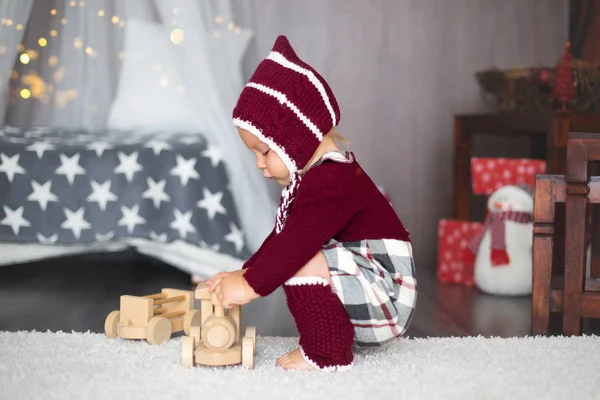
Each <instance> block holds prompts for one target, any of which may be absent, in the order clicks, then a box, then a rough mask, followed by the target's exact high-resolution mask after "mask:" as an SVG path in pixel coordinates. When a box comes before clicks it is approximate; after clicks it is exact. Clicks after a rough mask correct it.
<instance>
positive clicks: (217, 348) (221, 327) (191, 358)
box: [181, 283, 256, 369]
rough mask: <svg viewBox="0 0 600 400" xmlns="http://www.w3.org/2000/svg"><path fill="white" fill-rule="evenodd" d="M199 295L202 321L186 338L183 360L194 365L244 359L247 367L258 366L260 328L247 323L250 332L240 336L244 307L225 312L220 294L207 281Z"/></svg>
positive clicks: (200, 286)
mask: <svg viewBox="0 0 600 400" xmlns="http://www.w3.org/2000/svg"><path fill="white" fill-rule="evenodd" d="M195 297H196V298H197V299H200V314H201V323H200V324H199V325H193V326H192V327H191V332H190V334H189V335H187V336H186V337H184V338H183V346H182V353H181V361H182V364H183V365H184V366H186V367H193V366H195V365H196V364H202V365H209V366H225V365H235V364H240V363H241V364H242V366H244V367H245V368H248V369H252V368H254V355H255V354H256V328H255V327H247V328H246V335H245V336H244V337H243V338H241V337H240V329H241V325H240V322H241V307H240V306H234V307H231V308H230V309H228V310H227V313H225V309H224V307H223V306H222V305H221V302H220V301H219V299H217V296H216V295H214V294H211V293H209V292H208V286H207V285H206V283H200V284H198V286H197V288H196V293H195Z"/></svg>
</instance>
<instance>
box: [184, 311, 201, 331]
mask: <svg viewBox="0 0 600 400" xmlns="http://www.w3.org/2000/svg"><path fill="white" fill-rule="evenodd" d="M201 324H202V318H201V315H200V310H189V311H188V312H186V313H185V317H183V331H184V332H185V334H186V335H187V336H190V332H191V330H190V328H191V327H192V326H200V325H201Z"/></svg>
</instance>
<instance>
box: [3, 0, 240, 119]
mask: <svg viewBox="0 0 600 400" xmlns="http://www.w3.org/2000/svg"><path fill="white" fill-rule="evenodd" d="M85 3H86V2H85V1H84V0H79V1H78V0H70V1H69V5H70V6H71V7H76V6H77V5H79V6H80V7H84V6H85V5H86V4H85ZM179 11H180V10H179V9H178V8H177V7H174V8H173V9H172V14H173V17H172V19H171V23H172V24H173V25H177V24H178V15H179V14H180V12H179ZM96 13H97V15H98V17H100V18H103V17H107V16H108V17H109V18H110V21H111V23H112V24H113V25H118V26H119V27H120V28H124V27H125V26H126V20H124V19H121V18H120V17H119V15H112V16H109V14H107V12H106V10H103V9H99V10H97V11H96ZM58 14H59V12H58V10H57V9H56V8H53V9H51V10H50V15H52V16H53V17H55V18H57V19H58ZM0 21H1V23H2V24H3V25H6V26H9V27H12V26H14V27H15V29H16V30H19V31H22V30H24V24H20V23H16V22H15V21H14V20H12V19H10V18H2V19H1V20H0ZM58 21H59V22H60V24H61V25H66V24H67V23H68V20H67V18H66V17H65V16H63V17H61V18H60V19H58ZM214 22H215V24H216V25H220V26H215V29H214V30H213V36H214V37H215V38H220V37H222V35H223V34H226V33H227V31H230V32H234V33H236V34H239V33H241V31H242V28H241V27H240V26H238V25H236V24H235V22H234V21H229V22H226V21H225V18H224V17H223V16H222V15H215V16H214ZM58 35H59V32H58V30H57V29H51V30H50V31H49V32H48V35H47V36H46V37H43V36H42V37H39V38H38V39H37V44H38V45H39V47H40V48H45V47H47V46H48V43H49V40H48V39H47V38H48V37H52V38H55V37H57V36H58ZM169 38H170V40H171V42H172V43H173V44H175V45H179V44H181V43H183V41H184V38H185V34H184V31H183V29H181V28H175V29H172V30H171V32H170V34H169ZM73 47H74V48H75V49H84V51H83V52H82V53H80V54H83V53H85V54H84V56H85V55H87V56H88V57H90V58H97V57H98V53H97V52H96V50H95V49H94V48H93V47H92V46H91V45H89V44H88V43H85V44H84V42H83V40H82V39H81V38H80V37H75V38H74V39H73ZM17 51H18V53H19V61H20V62H21V64H23V65H27V64H29V63H31V61H33V60H35V59H37V58H38V57H39V53H38V52H37V51H36V50H35V49H26V48H25V46H24V45H23V44H22V43H21V44H19V45H18V46H17ZM6 52H7V49H6V47H5V46H4V45H0V55H3V54H6ZM116 57H117V58H118V59H119V60H121V61H122V60H124V59H125V52H124V51H122V50H121V51H119V52H118V53H117V54H116ZM45 59H46V58H45ZM46 60H47V63H48V65H49V66H50V67H52V68H53V69H55V71H54V72H53V73H52V75H51V76H52V80H53V81H54V82H61V81H63V80H64V77H65V75H66V73H67V71H66V68H65V67H64V66H59V59H58V57H57V56H56V55H50V56H48V58H47V59H46ZM197 62H199V60H197V59H193V60H192V64H197ZM160 70H161V76H160V78H159V80H158V84H159V86H160V87H167V86H169V85H170V84H171V82H170V79H169V76H167V75H165V74H164V72H162V68H160ZM18 79H19V73H18V72H17V71H12V72H11V80H12V81H15V82H16V81H18ZM21 84H22V85H23V86H27V87H23V86H22V87H21V88H15V89H13V90H12V92H11V93H12V98H13V99H14V95H15V94H16V95H17V97H21V98H23V99H30V98H31V99H36V100H39V101H42V102H44V103H49V99H50V96H49V94H53V95H54V101H55V105H56V106H57V107H60V108H62V107H65V106H66V105H67V104H68V103H69V102H70V101H73V100H74V99H76V98H77V97H78V92H77V90H74V89H71V90H62V91H56V92H55V93H54V90H53V89H54V87H53V84H52V83H49V84H46V83H45V82H44V80H43V79H42V78H41V77H40V76H38V75H37V74H35V73H31V72H28V73H27V74H26V75H23V76H22V77H21ZM176 90H177V91H178V92H180V93H183V92H184V91H185V87H184V86H182V85H178V86H177V87H176ZM97 110H98V106H97V105H96V111H97Z"/></svg>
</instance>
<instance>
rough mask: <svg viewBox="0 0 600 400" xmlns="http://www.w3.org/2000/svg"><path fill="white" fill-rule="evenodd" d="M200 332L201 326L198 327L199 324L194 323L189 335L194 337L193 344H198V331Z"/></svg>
mask: <svg viewBox="0 0 600 400" xmlns="http://www.w3.org/2000/svg"><path fill="white" fill-rule="evenodd" d="M201 332H202V327H200V326H196V325H194V326H192V327H191V328H190V334H189V337H191V338H192V339H194V346H198V343H200V333H201Z"/></svg>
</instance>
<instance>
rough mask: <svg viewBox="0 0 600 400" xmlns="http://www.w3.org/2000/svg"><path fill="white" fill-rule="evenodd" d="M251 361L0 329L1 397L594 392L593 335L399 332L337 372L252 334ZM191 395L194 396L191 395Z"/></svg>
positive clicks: (287, 343)
mask: <svg viewBox="0 0 600 400" xmlns="http://www.w3.org/2000/svg"><path fill="white" fill-rule="evenodd" d="M256 343H257V354H256V358H255V368H254V369H252V370H246V369H243V368H242V367H241V366H234V367H203V366H197V367H195V368H191V369H188V368H184V367H183V366H181V363H180V354H181V337H174V338H172V339H171V340H170V341H169V342H166V343H165V344H163V345H161V346H152V345H149V344H147V343H146V342H144V341H127V340H123V339H108V338H106V337H105V336H104V335H101V334H94V333H89V332H88V333H76V332H73V333H66V332H35V331H34V332H0V398H2V399H63V400H64V399H116V398H118V399H144V400H147V399H184V398H188V399H189V398H191V397H189V396H194V398H203V399H218V400H221V399H223V400H224V399H246V398H248V399H249V398H251V397H254V396H256V397H257V398H259V399H261V400H268V399H288V398H308V397H312V396H313V395H314V396H316V397H317V398H318V399H323V398H327V399H344V400H349V399H366V398H369V399H384V398H388V399H392V398H393V399H478V400H484V399H528V400H529V399H565V398H571V399H578V400H580V399H592V398H598V390H599V389H598V388H599V384H600V373H599V372H598V355H599V354H600V340H599V338H598V337H595V336H582V337H571V338H567V337H537V338H510V339H500V338H483V337H467V338H429V339H405V340H401V341H398V342H396V343H394V344H392V345H390V346H389V347H386V348H385V349H377V350H372V349H368V350H361V351H359V352H358V353H357V354H356V357H355V365H354V366H353V368H352V369H350V370H347V371H343V372H292V371H284V370H281V369H279V368H277V367H276V366H275V359H276V358H277V357H278V356H279V355H281V354H282V353H284V352H286V351H290V350H293V349H294V348H295V345H296V344H297V338H282V337H260V336H259V337H258V338H257V342H256ZM196 396H197V397H196Z"/></svg>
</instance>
